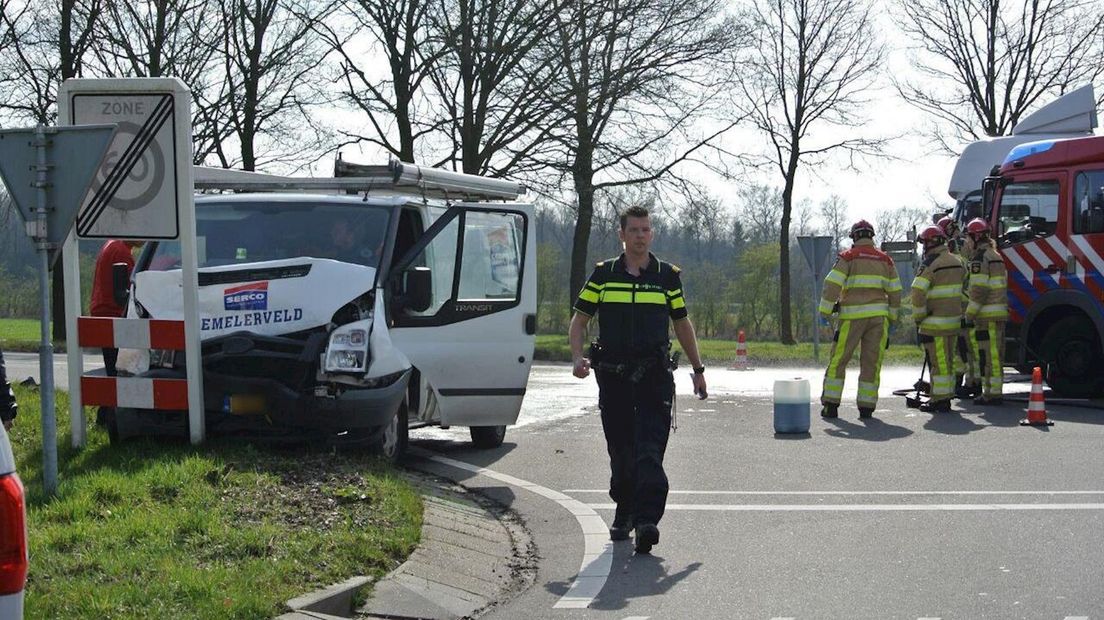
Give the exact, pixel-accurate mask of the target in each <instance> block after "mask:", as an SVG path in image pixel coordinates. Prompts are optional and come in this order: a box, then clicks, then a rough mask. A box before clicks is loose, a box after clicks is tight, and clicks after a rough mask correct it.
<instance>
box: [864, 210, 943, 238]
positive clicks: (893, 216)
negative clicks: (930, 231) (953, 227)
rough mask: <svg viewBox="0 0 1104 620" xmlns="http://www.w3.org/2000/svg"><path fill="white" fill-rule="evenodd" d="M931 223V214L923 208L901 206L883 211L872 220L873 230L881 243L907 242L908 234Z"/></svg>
mask: <svg viewBox="0 0 1104 620" xmlns="http://www.w3.org/2000/svg"><path fill="white" fill-rule="evenodd" d="M930 223H931V212H930V211H929V210H928V209H927V208H925V207H916V206H912V207H909V206H901V207H897V208H896V209H885V210H882V211H879V212H878V215H877V216H876V217H875V218H874V230H876V231H877V232H878V237H879V238H880V239H881V240H882V241H883V242H885V241H908V240H909V239H908V237H909V232H911V231H916V230H917V229H919V228H923V227H924V226H926V225H928V224H930Z"/></svg>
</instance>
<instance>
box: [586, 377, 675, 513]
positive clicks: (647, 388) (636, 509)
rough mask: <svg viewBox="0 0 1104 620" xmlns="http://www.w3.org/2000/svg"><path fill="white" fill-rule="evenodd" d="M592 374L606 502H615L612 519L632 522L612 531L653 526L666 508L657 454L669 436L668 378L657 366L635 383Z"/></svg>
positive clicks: (664, 480) (671, 390) (660, 457)
mask: <svg viewBox="0 0 1104 620" xmlns="http://www.w3.org/2000/svg"><path fill="white" fill-rule="evenodd" d="M594 374H595V376H596V378H597V379H598V389H599V396H598V407H599V409H601V411H602V430H603V431H604V433H605V435H606V448H607V449H608V451H609V457H610V472H611V475H610V497H611V498H613V501H615V502H617V515H616V517H629V516H630V515H631V518H632V522H631V523H619V524H618V525H636V524H640V523H659V520H660V519H661V518H662V517H663V509H664V507H665V505H666V503H667V489H668V484H667V474H666V473H664V471H663V454H664V452H666V450H667V437H668V435H669V434H670V430H671V401H672V398H673V395H674V392H675V380H674V376H673V375H672V374H671V371H669V370H667V369H664V368H660V367H658V366H656V367H652V368H650V369H649V370H648V371H647V372H646V373H645V374H644V377H643V378H642V380H641V381H639V382H637V383H633V382H631V381H629V379H628V378H626V377H623V376H621V375H619V374H616V373H612V372H605V371H595V373H594ZM616 517H615V518H616Z"/></svg>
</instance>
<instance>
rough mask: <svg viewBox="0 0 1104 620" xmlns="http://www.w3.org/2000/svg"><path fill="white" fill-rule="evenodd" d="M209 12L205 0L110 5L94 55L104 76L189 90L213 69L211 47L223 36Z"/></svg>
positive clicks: (99, 28)
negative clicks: (168, 82)
mask: <svg viewBox="0 0 1104 620" xmlns="http://www.w3.org/2000/svg"><path fill="white" fill-rule="evenodd" d="M209 8H211V7H209V1H208V0H154V1H152V2H141V3H137V2H135V3H132V2H110V3H108V4H107V5H106V11H105V13H104V16H103V19H102V20H100V22H99V23H98V25H97V28H96V31H95V33H96V38H97V39H98V44H97V46H96V49H95V50H93V51H94V55H95V57H96V58H97V60H98V62H99V64H100V65H102V66H103V68H104V72H105V73H107V74H108V75H116V76H133V77H161V76H173V77H177V78H180V79H181V80H182V81H183V82H184V83H185V84H187V85H188V86H189V87H194V85H196V84H198V83H199V82H200V80H201V78H203V76H204V74H205V73H206V72H208V71H209V70H210V69H213V67H211V66H210V61H211V58H212V55H213V53H214V50H215V47H214V45H213V44H212V42H213V41H217V40H220V39H221V38H222V36H223V32H222V28H221V25H220V24H219V23H218V22H217V20H212V19H209V16H208V9H209Z"/></svg>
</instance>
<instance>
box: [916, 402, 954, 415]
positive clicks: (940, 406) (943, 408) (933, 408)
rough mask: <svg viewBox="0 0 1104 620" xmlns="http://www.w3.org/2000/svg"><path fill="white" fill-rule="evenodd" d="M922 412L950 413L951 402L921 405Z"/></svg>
mask: <svg viewBox="0 0 1104 620" xmlns="http://www.w3.org/2000/svg"><path fill="white" fill-rule="evenodd" d="M920 411H926V412H928V413H950V411H951V401H950V399H946V400H930V401H928V402H926V403H924V404H922V405H920Z"/></svg>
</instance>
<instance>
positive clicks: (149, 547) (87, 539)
mask: <svg viewBox="0 0 1104 620" xmlns="http://www.w3.org/2000/svg"><path fill="white" fill-rule="evenodd" d="M16 397H17V399H18V401H19V405H20V406H19V417H18V418H17V419H16V425H15V427H14V428H13V429H12V433H11V439H12V443H13V449H14V451H15V455H16V460H17V463H18V471H19V474H20V476H21V477H22V478H23V481H24V484H25V485H26V487H27V493H28V498H27V503H28V511H27V512H28V532H29V535H30V541H29V543H30V555H31V569H30V575H29V579H28V584H27V594H26V605H27V610H26V613H27V617H28V618H272V617H274V616H277V615H279V614H280V613H283V612H284V611H286V610H285V609H284V607H283V603H284V601H286V600H288V599H290V598H292V597H295V596H298V595H300V594H303V593H306V592H308V591H310V590H313V589H315V588H317V587H320V586H324V585H329V584H331V583H334V582H337V581H341V580H344V579H346V578H348V577H350V576H352V575H373V576H376V577H379V576H382V575H383V574H385V573H387V572H388V571H390V570H392V569H393V568H395V567H396V566H397V565H398V564H399V563H400V562H402V561H403V560H404V559H405V558H406V557H407V556H408V555H409V554H410V552H411V551H413V549H414V548H415V546H416V545H417V543H418V539H419V537H420V532H421V515H422V513H421V511H422V506H421V499H420V498H419V496H418V494H417V493H416V492H415V490H414V489H413V488H412V487H411V486H410V485H409V484H408V483H407V482H406V481H405V480H403V479H402V478H401V477H400V476H399V475H398V474H397V473H395V472H393V471H392V470H391V469H390V468H388V467H387V466H386V465H385V464H383V463H382V462H381V461H379V460H378V459H377V458H376V457H374V456H371V455H368V454H364V453H353V454H348V453H335V452H334V451H333V450H332V449H322V448H314V449H312V448H305V447H304V448H296V449H279V450H277V449H270V448H264V447H254V446H251V445H248V444H244V443H243V442H241V441H240V440H223V441H218V440H216V441H211V442H208V443H207V444H205V445H202V446H195V447H193V446H189V445H187V444H184V443H167V442H164V441H157V442H155V441H152V440H143V441H130V442H125V443H123V444H122V445H118V446H111V445H108V440H107V435H106V433H104V432H103V431H101V430H99V429H98V428H93V429H91V430H90V432H89V440H88V446H87V447H86V448H85V449H83V450H81V451H76V450H74V449H72V448H70V447H69V446H70V433H69V422H68V398H67V395H66V394H64V393H58V398H57V400H58V403H57V411H58V414H57V419H58V438H59V439H58V444H59V447H58V453H59V456H58V463H59V476H58V479H59V488H58V494H57V496H56V497H54V498H53V499H50V500H47V499H46V498H45V497H44V495H43V492H42V481H41V475H42V451H41V446H42V439H41V434H40V428H41V422H40V418H39V409H40V401H39V394H38V392H37V390H34V389H28V388H24V387H22V386H17V387H16Z"/></svg>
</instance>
